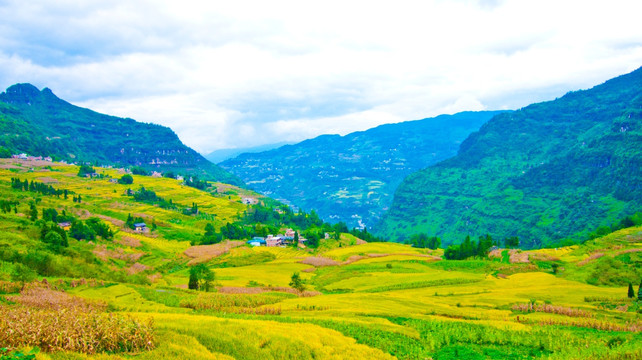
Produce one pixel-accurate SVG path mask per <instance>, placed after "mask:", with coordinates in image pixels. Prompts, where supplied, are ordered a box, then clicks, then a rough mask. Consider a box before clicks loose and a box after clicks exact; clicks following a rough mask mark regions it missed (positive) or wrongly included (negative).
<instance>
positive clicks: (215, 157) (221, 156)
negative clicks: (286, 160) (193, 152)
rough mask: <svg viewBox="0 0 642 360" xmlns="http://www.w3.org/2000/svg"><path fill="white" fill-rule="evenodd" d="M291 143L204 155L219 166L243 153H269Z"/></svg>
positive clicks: (219, 151)
mask: <svg viewBox="0 0 642 360" xmlns="http://www.w3.org/2000/svg"><path fill="white" fill-rule="evenodd" d="M288 144H290V143H288V142H278V143H274V144H265V145H259V146H252V147H247V148H238V149H220V150H214V151H212V152H211V153H209V154H206V155H203V156H204V157H205V158H206V159H207V160H209V161H211V162H213V163H214V164H218V163H220V162H222V161H225V160H227V159H232V158H235V157H237V156H239V155H241V154H243V153H257V152H262V151H268V150H272V149H276V148H278V147H281V146H283V145H288Z"/></svg>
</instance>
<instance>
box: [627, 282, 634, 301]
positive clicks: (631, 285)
mask: <svg viewBox="0 0 642 360" xmlns="http://www.w3.org/2000/svg"><path fill="white" fill-rule="evenodd" d="M628 296H629V298H631V299H632V298H634V297H635V291H633V284H631V283H629V294H628Z"/></svg>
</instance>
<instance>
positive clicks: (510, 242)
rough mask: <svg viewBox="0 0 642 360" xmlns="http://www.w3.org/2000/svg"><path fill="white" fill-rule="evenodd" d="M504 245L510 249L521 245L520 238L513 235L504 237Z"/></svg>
mask: <svg viewBox="0 0 642 360" xmlns="http://www.w3.org/2000/svg"><path fill="white" fill-rule="evenodd" d="M504 246H506V247H507V248H509V249H514V248H517V247H519V238H518V237H517V236H511V237H508V238H506V239H504Z"/></svg>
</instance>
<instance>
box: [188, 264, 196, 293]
mask: <svg viewBox="0 0 642 360" xmlns="http://www.w3.org/2000/svg"><path fill="white" fill-rule="evenodd" d="M187 287H188V288H189V289H192V290H198V273H197V271H196V268H195V267H192V268H190V269H189V280H188V281H187Z"/></svg>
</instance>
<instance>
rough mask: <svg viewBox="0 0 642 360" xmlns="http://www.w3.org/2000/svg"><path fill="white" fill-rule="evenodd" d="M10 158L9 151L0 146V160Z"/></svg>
mask: <svg viewBox="0 0 642 360" xmlns="http://www.w3.org/2000/svg"><path fill="white" fill-rule="evenodd" d="M10 157H11V151H10V150H9V149H7V148H6V147H4V146H0V158H2V159H8V158H10Z"/></svg>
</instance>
